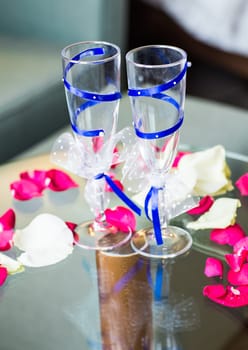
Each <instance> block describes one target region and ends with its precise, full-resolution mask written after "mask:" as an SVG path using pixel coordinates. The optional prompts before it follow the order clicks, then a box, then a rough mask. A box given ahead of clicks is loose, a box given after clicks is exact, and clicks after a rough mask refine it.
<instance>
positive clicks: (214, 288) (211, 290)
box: [203, 284, 226, 299]
mask: <svg viewBox="0 0 248 350" xmlns="http://www.w3.org/2000/svg"><path fill="white" fill-rule="evenodd" d="M225 294H226V288H225V287H224V286H223V284H214V285H208V286H205V287H204V288H203V295H204V296H207V297H208V298H210V299H216V298H219V297H223V296H224V295H225Z"/></svg>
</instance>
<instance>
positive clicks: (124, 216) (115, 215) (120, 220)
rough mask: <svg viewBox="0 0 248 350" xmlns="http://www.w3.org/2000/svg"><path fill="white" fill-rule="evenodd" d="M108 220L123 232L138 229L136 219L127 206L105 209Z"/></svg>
mask: <svg viewBox="0 0 248 350" xmlns="http://www.w3.org/2000/svg"><path fill="white" fill-rule="evenodd" d="M105 215H106V221H107V222H108V223H109V224H111V225H113V226H115V227H117V228H118V229H119V230H120V231H122V232H129V231H130V229H131V231H132V232H134V231H135V229H136V219H135V216H134V214H133V212H132V211H131V210H129V209H128V208H125V207H121V206H120V207H116V208H115V209H106V210H105Z"/></svg>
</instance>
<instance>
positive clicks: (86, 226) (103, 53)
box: [52, 41, 131, 250]
mask: <svg viewBox="0 0 248 350" xmlns="http://www.w3.org/2000/svg"><path fill="white" fill-rule="evenodd" d="M120 59H121V55H120V49H119V47H118V46H116V45H113V44H111V43H107V42H101V41H100V42H98V41H88V42H79V43H75V44H72V45H69V46H67V47H65V48H64V49H63V50H62V63H63V82H64V86H65V94H66V100H67V106H68V110H69V115H70V123H71V128H72V131H73V137H72V136H71V135H70V136H68V135H64V136H62V138H60V140H59V141H58V142H57V144H56V146H55V147H54V149H53V152H52V154H53V160H55V162H56V163H57V164H59V165H61V166H63V165H65V164H66V165H67V168H68V169H69V170H70V169H72V170H73V172H74V173H76V174H77V175H79V176H81V177H83V178H85V179H86V186H85V191H84V194H85V198H86V201H87V202H88V204H89V206H90V209H91V211H92V212H93V214H94V219H93V220H92V221H89V222H83V223H82V224H79V225H78V226H77V228H76V232H77V234H78V240H77V241H76V244H77V245H78V246H80V247H82V248H86V249H94V250H109V249H113V248H114V247H117V246H119V245H121V244H124V243H125V242H127V241H128V240H129V239H130V236H131V230H130V232H128V233H123V232H120V231H119V230H118V229H117V228H116V227H114V226H113V225H110V224H108V223H107V222H106V218H105V214H104V212H105V209H106V206H107V205H108V203H109V199H108V197H107V194H106V191H105V186H106V179H107V180H110V178H109V177H108V176H107V172H108V170H109V169H110V167H111V163H112V159H113V150H114V147H115V134H116V128H117V118H118V109H119V100H120V98H121V93H120ZM65 149H66V152H65ZM65 154H66V155H65ZM68 164H69V165H68Z"/></svg>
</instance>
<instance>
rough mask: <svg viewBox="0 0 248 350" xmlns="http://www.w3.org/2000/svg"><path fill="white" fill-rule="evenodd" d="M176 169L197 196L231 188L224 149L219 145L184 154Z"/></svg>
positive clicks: (215, 193) (218, 192)
mask: <svg viewBox="0 0 248 350" xmlns="http://www.w3.org/2000/svg"><path fill="white" fill-rule="evenodd" d="M177 169H178V170H179V171H180V172H181V173H182V174H183V175H184V178H185V181H187V182H188V185H189V186H192V179H194V186H193V191H194V194H196V195H199V196H205V195H217V194H220V193H225V192H226V191H229V190H231V189H232V188H233V187H232V183H231V180H230V169H229V168H228V166H227V163H226V158H225V149H224V147H223V146H221V145H217V146H214V147H212V148H209V149H207V150H204V151H200V152H195V153H191V154H185V155H184V156H183V157H182V158H181V159H180V162H179V163H178V167H177Z"/></svg>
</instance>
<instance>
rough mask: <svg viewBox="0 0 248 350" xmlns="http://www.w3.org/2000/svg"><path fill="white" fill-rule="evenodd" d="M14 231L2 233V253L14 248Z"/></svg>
mask: <svg viewBox="0 0 248 350" xmlns="http://www.w3.org/2000/svg"><path fill="white" fill-rule="evenodd" d="M13 235H14V230H8V231H3V232H0V251H5V250H9V249H10V248H12V238H13Z"/></svg>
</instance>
